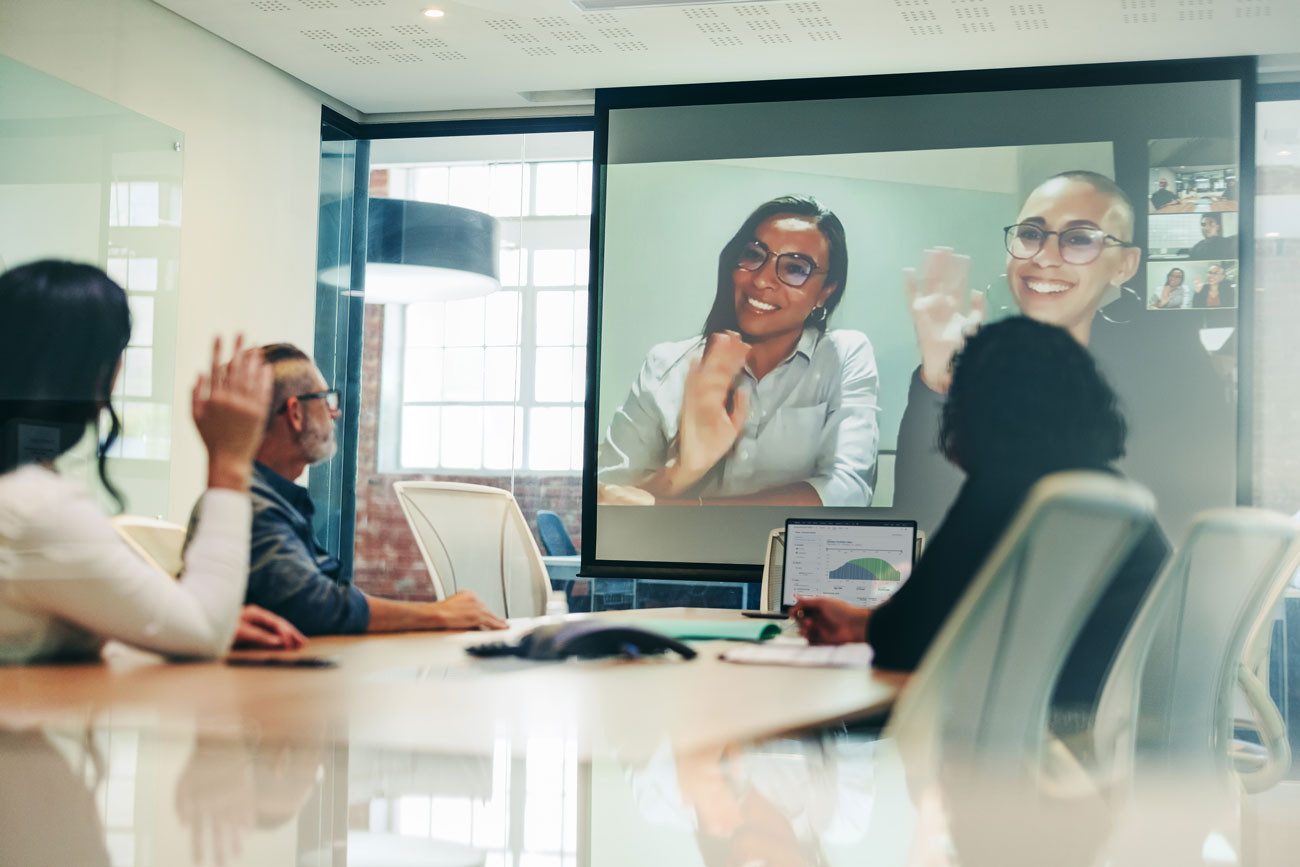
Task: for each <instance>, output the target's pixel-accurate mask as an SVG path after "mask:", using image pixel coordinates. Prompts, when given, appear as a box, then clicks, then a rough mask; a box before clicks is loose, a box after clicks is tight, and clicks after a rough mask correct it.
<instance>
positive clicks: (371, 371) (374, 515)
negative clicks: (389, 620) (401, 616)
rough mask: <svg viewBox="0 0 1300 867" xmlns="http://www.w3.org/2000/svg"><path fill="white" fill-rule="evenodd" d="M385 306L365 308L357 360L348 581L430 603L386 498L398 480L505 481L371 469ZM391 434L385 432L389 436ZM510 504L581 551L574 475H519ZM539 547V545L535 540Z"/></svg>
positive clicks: (416, 556) (414, 553) (409, 540)
mask: <svg viewBox="0 0 1300 867" xmlns="http://www.w3.org/2000/svg"><path fill="white" fill-rule="evenodd" d="M383 340H384V308H383V307H382V306H381V305H378V304H367V305H366V315H365V330H364V334H363V337H362V346H363V349H362V357H361V421H360V429H359V434H358V440H357V527H356V549H355V554H354V561H353V574H354V580H355V581H356V584H357V586H358V587H360V588H361V589H362V590H364V591H365V592H367V593H371V594H374V595H377V596H386V597H389V598H392V599H412V600H430V599H433V588H432V585H431V584H430V583H429V577H428V572H427V571H426V570H425V568H424V562H423V561H422V560H421V559H420V552H419V549H418V548H416V546H415V540H414V538H413V537H412V536H411V531H410V529H409V528H408V527H407V525H406V519H405V518H404V517H403V516H402V510H401V507H400V506H398V504H397V497H396V495H395V494H394V493H393V482H397V481H402V480H405V479H413V480H437V481H444V482H468V483H471V484H478V485H492V486H494V487H498V488H506V489H510V487H511V482H512V479H511V478H510V477H509V476H499V475H495V476H473V475H427V474H418V473H411V474H399V473H380V472H379V471H378V451H379V449H378V446H379V436H380V431H379V395H380V377H381V376H383V370H382V364H381V359H382V358H383V349H384V348H383ZM389 435H392V434H389ZM513 483H514V488H513V490H514V494H515V499H516V500H518V502H519V508H520V509H521V510H522V511H523V513H524V518H525V519H527V521H528V523H529V525H530V526H531V527H533V531H534V534H536V516H537V510H538V509H550V510H551V511H553V512H556V513H558V514H559V515H560V517H561V519H563V521H564V525H565V526H566V527H567V528H568V530H569V533H570V535H572V536H573V541H574V544H575V545H581V541H582V540H581V532H582V477H581V476H580V475H579V474H577V473H564V474H558V475H557V474H552V475H539V474H521V475H517V476H515V477H514V479H513ZM538 544H539V545H540V544H541V543H540V540H539V542H538Z"/></svg>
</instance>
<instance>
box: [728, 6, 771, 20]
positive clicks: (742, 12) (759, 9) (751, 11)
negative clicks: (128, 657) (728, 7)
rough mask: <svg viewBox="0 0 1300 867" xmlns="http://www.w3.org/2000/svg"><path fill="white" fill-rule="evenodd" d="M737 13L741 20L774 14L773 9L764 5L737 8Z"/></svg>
mask: <svg viewBox="0 0 1300 867" xmlns="http://www.w3.org/2000/svg"><path fill="white" fill-rule="evenodd" d="M735 11H736V14H737V15H739V16H740V17H741V18H761V17H764V16H767V15H771V14H772V8H771V7H770V6H763V5H754V6H737V7H736V10H735Z"/></svg>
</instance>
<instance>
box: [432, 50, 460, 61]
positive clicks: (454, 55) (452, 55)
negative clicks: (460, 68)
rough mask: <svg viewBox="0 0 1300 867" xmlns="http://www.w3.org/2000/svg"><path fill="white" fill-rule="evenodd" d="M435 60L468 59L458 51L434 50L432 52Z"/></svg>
mask: <svg viewBox="0 0 1300 867" xmlns="http://www.w3.org/2000/svg"><path fill="white" fill-rule="evenodd" d="M432 57H433V58H434V59H435V60H468V58H467V57H466V56H465V55H463V54H461V53H460V52H459V51H435V52H433V54H432Z"/></svg>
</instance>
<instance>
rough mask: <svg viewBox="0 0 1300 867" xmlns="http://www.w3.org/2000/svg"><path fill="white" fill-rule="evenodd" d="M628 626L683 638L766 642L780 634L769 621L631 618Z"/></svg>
mask: <svg viewBox="0 0 1300 867" xmlns="http://www.w3.org/2000/svg"><path fill="white" fill-rule="evenodd" d="M628 625H629V626H635V627H637V628H639V629H648V630H650V631H651V632H662V633H663V634H664V635H667V636H670V637H672V638H676V639H680V640H682V641H710V640H713V639H727V640H730V641H765V640H766V639H769V638H771V637H772V636H774V635H780V634H781V627H780V625H779V624H776V623H773V622H772V621H770V620H748V619H746V620H634V621H630V622H628Z"/></svg>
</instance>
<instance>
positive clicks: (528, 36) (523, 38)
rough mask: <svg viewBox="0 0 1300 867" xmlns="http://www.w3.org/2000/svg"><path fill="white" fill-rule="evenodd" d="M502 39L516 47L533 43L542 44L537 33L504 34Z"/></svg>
mask: <svg viewBox="0 0 1300 867" xmlns="http://www.w3.org/2000/svg"><path fill="white" fill-rule="evenodd" d="M501 36H502V38H503V39H505V40H506V42H512V43H514V44H515V45H527V44H529V43H532V42H541V41H542V40H541V39H539V38H538V37H537V34H535V33H502V34H501Z"/></svg>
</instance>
